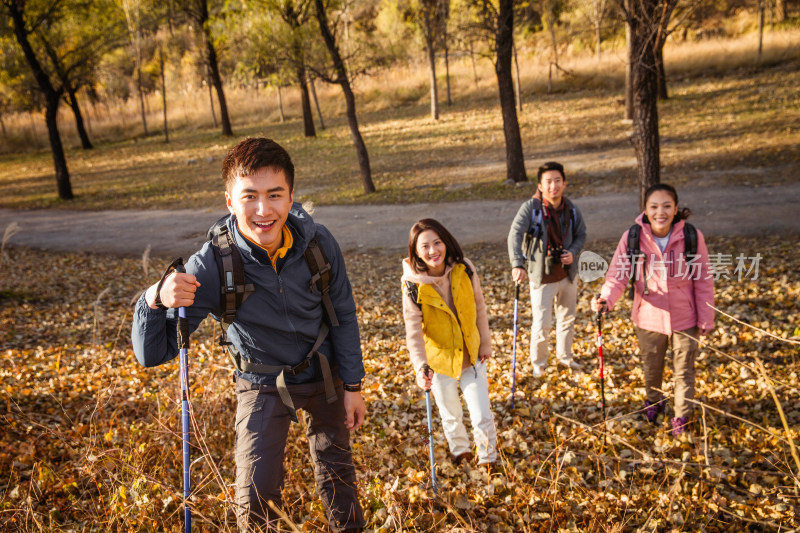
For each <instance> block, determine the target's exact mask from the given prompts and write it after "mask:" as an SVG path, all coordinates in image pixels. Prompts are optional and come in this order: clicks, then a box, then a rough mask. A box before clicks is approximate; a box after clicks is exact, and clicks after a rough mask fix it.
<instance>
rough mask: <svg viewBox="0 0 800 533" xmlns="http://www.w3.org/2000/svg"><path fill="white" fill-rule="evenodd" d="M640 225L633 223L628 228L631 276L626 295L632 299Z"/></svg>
mask: <svg viewBox="0 0 800 533" xmlns="http://www.w3.org/2000/svg"><path fill="white" fill-rule="evenodd" d="M641 229H642V228H641V226H639V224H634V225H633V226H631V227H630V229H629V230H628V243H627V248H628V263H629V264H630V265H631V278H630V282H631V285H630V288H629V289H628V296H629V297H630V298H631V299H633V290H634V289H633V285H634V283H635V280H636V263H637V258H638V257H639V254H640V253H641V250H640V249H639V236H640V232H641Z"/></svg>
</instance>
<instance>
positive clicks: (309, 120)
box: [265, 0, 317, 137]
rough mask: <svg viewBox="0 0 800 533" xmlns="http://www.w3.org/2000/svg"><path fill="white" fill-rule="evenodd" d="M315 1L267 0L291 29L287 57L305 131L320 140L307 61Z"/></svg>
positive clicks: (269, 5)
mask: <svg viewBox="0 0 800 533" xmlns="http://www.w3.org/2000/svg"><path fill="white" fill-rule="evenodd" d="M312 1H313V0H286V1H278V0H267V1H266V3H265V4H266V6H267V9H268V10H269V11H270V12H272V13H275V14H277V15H278V16H279V17H280V19H281V20H282V21H283V22H284V23H285V25H286V26H287V27H288V28H289V32H290V33H289V35H288V42H286V43H285V48H286V50H285V52H284V53H283V56H284V57H283V58H284V59H285V60H286V61H288V63H289V64H290V65H291V70H292V71H293V72H294V77H295V82H296V83H297V87H298V88H299V89H300V105H301V107H302V110H303V132H304V134H305V136H306V137H316V135H317V131H316V129H315V128H314V117H313V115H312V113H311V95H310V91H309V88H308V65H307V60H306V44H307V43H306V39H307V35H306V32H307V31H308V24H309V22H310V21H311V20H312V18H311V17H312V16H313V15H312V13H311V7H312V6H313V3H312Z"/></svg>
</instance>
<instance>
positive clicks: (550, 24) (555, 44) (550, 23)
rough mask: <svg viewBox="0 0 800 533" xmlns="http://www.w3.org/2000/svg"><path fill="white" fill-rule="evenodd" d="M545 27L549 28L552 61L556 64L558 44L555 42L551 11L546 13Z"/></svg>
mask: <svg viewBox="0 0 800 533" xmlns="http://www.w3.org/2000/svg"><path fill="white" fill-rule="evenodd" d="M547 19H548V22H547V28H548V30H550V44H551V46H552V47H553V62H554V63H555V64H556V66H558V44H557V43H556V21H555V17H554V16H553V13H552V11H550V12H549V13H548V17H547Z"/></svg>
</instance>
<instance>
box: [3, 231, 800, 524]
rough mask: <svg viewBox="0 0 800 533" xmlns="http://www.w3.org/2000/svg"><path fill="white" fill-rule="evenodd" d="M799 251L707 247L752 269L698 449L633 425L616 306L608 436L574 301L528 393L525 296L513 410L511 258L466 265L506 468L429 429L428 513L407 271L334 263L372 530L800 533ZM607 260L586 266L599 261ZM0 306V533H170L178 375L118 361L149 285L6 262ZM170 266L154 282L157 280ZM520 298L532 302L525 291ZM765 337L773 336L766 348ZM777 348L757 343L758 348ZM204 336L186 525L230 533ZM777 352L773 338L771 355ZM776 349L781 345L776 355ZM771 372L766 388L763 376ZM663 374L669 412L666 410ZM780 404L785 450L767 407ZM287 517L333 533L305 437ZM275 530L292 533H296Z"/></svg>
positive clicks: (100, 265)
mask: <svg viewBox="0 0 800 533" xmlns="http://www.w3.org/2000/svg"><path fill="white" fill-rule="evenodd" d="M796 242H797V236H790V237H784V238H777V237H770V238H736V239H733V238H730V239H721V238H717V239H711V240H710V248H711V250H712V252H719V253H730V254H734V256H735V255H736V254H738V253H744V254H745V255H746V256H754V255H755V253H756V252H760V253H761V255H762V257H763V259H762V263H761V269H760V273H759V279H757V280H751V279H746V280H741V281H740V280H737V279H730V280H721V281H720V282H718V284H717V289H716V294H717V306H718V307H719V308H720V309H721V310H723V311H725V312H726V313H729V314H730V315H732V316H735V317H737V318H739V319H741V320H743V321H745V322H748V323H750V324H753V325H754V326H756V327H758V328H760V329H761V330H764V331H763V332H762V331H758V330H755V329H752V328H749V327H747V326H745V325H742V324H739V323H737V322H735V321H733V320H731V319H728V318H725V317H721V316H718V319H717V325H718V327H717V329H716V331H715V332H714V333H713V335H712V336H711V337H710V338H709V343H708V346H706V347H704V348H703V349H702V350H701V353H700V356H699V360H698V362H697V400H698V402H701V403H700V404H699V405H698V406H697V407H696V408H695V411H694V417H693V419H692V425H691V431H690V437H689V438H684V439H675V438H673V437H672V436H671V434H670V433H669V431H668V421H665V420H662V421H661V423H660V424H659V425H657V426H652V425H649V424H647V423H645V422H644V421H643V420H642V417H641V413H640V410H641V408H642V407H643V402H644V388H643V376H642V370H641V366H640V360H639V358H638V356H637V349H636V341H635V335H634V333H633V330H632V326H631V323H630V320H629V307H630V304H629V303H628V302H622V304H621V305H620V306H619V308H618V309H617V310H616V311H615V312H614V313H613V314H612V315H611V316H609V317H608V318H607V319H606V320H605V323H604V328H603V337H604V341H605V383H604V392H605V400H606V405H607V419H606V421H605V422H604V421H603V414H602V409H601V386H600V382H599V373H598V365H597V353H596V350H597V347H596V341H595V340H596V336H597V332H596V329H595V325H594V323H593V321H592V320H591V314H590V312H589V298H590V295H591V294H592V293H594V292H596V291H597V290H598V289H599V285H600V282H594V283H592V284H583V285H582V286H581V289H580V295H579V305H578V319H577V322H576V336H575V345H574V347H575V357H576V361H578V363H579V365H580V368H579V369H577V370H574V371H569V370H563V369H561V368H556V367H554V366H553V365H551V367H549V368H548V371H547V373H546V374H545V376H544V377H543V378H541V379H533V378H532V377H531V367H530V363H529V359H528V349H529V337H530V333H529V325H530V310H529V305H528V300H527V298H526V297H524V296H523V298H522V300H521V305H520V310H521V311H520V317H519V324H520V328H519V336H518V341H517V353H516V355H517V358H516V361H517V364H516V383H515V386H516V399H515V408H514V409H511V407H510V404H509V399H510V390H511V382H512V380H511V376H512V360H513V357H512V356H513V353H512V352H513V339H512V337H513V333H512V332H513V323H514V321H513V308H514V302H513V289H512V285H511V281H510V276H509V270H508V266H507V258H506V255H505V251H504V246H503V245H501V244H498V245H482V246H474V247H470V248H468V249H467V254H468V256H469V257H470V258H471V259H472V260H473V261H474V263H475V264H476V265H477V268H478V272H479V275H480V276H481V279H482V283H483V286H484V292H485V296H486V300H487V304H488V306H489V310H490V317H491V326H492V331H493V339H494V350H495V352H494V359H493V360H492V362H491V363H490V366H489V374H490V376H489V377H490V396H491V399H492V403H493V409H494V412H495V422H496V424H497V430H498V446H499V450H500V460H499V462H498V464H497V465H496V466H494V467H493V468H491V469H490V470H487V469H486V468H485V467H479V466H476V465H474V464H472V465H466V466H464V465H462V466H455V465H454V464H453V462H452V461H451V458H450V454H449V452H448V450H447V446H446V443H445V441H444V437H443V434H442V432H441V429H440V427H441V425H440V422H439V419H438V415H436V411H435V410H434V416H435V419H434V436H433V438H434V444H435V457H436V463H437V467H436V468H437V473H438V481H439V496H438V497H434V496H433V494H432V491H431V485H430V469H429V462H428V435H427V422H426V415H425V399H424V395H423V393H422V391H421V390H420V389H419V388H418V387H417V386H416V385H415V384H414V382H413V376H412V372H411V366H410V363H409V361H408V354H407V351H406V348H405V340H404V327H403V324H402V318H401V311H400V288H399V287H400V284H399V275H400V272H401V268H400V261H401V259H402V257H401V255H400V254H399V253H397V252H388V251H377V252H376V251H371V252H370V253H368V254H361V253H358V254H356V253H351V254H347V264H348V270H349V273H350V276H351V279H352V283H353V287H354V291H355V297H356V302H357V304H358V312H359V319H360V323H361V334H362V343H363V350H364V362H365V366H366V369H367V378H366V381H365V392H364V395H365V398H366V401H367V405H368V418H367V422H366V424H365V425H364V427H363V428H362V429H360V430H359V431H358V432H357V433H356V434H355V435H354V436H353V449H354V457H355V462H356V465H357V470H358V476H359V488H360V498H361V504H362V506H363V508H364V511H365V515H366V519H367V522H368V528H369V529H370V530H372V531H375V532H388V531H399V530H404V531H430V532H433V531H492V532H495V531H496V532H506V531H508V532H511V531H514V532H516V531H584V530H613V531H635V530H641V531H670V530H676V531H678V530H700V529H701V528H702V529H704V530H705V531H742V530H752V531H755V530H758V531H760V530H773V529H774V530H777V529H780V530H781V531H784V530H791V529H796V528H798V527H800V518H798V511H800V507H799V506H798V503H799V501H800V497H798V487H799V486H800V485H798V474H800V472H799V469H800V467H799V466H798V464H797V463H796V462H795V459H794V458H793V456H792V450H791V446H790V443H789V441H790V440H793V441H794V442H795V444H797V443H798V440H800V439H798V423H800V405H798V403H797V397H798V370H799V367H798V362H797V357H798V356H800V350H798V347H797V344H791V343H790V342H785V341H782V340H779V338H780V339H786V340H790V341H792V340H793V341H795V342H797V341H798V340H799V339H800V316H799V315H798V307H797V301H798V297H800V294H799V293H800V283H798V272H799V271H800V252H799V251H798V250H797V247H796V246H795V245H794V244H793V243H796ZM613 245H614V243H610V242H609V243H601V244H599V245H597V246H594V247H593V248H592V249H593V250H594V251H598V252H601V253H602V254H603V255H604V256H606V257H607V258H608V257H609V256H610V253H611V251H612V250H613ZM6 253H7V256H8V257H7V258H5V260H4V262H3V264H2V272H3V277H2V285H0V291H1V292H0V342H2V354H3V358H2V363H1V364H0V405H2V408H0V409H2V414H0V419H1V420H0V472H2V473H3V474H2V477H0V510H1V511H2V512H0V528H2V529H3V530H6V531H100V530H113V531H134V530H135V531H182V528H183V501H182V495H183V492H182V490H183V489H182V475H181V471H182V463H181V461H182V456H181V448H180V442H181V436H180V428H181V420H180V416H181V414H180V402H179V383H178V372H179V370H178V363H177V359H176V360H175V361H173V362H171V363H168V364H165V365H162V366H160V367H157V368H149V369H145V368H142V367H141V366H139V364H138V363H137V362H136V360H135V358H134V356H133V353H132V351H131V349H130V338H129V332H130V321H131V312H132V302H133V301H134V300H135V298H136V296H138V294H139V292H140V291H141V290H142V289H143V288H144V287H145V286H146V285H148V284H149V283H152V282H154V281H155V280H154V277H155V276H157V275H158V274H157V271H159V270H160V269H161V264H160V261H159V262H158V264H156V262H155V261H154V262H153V265H152V266H153V268H150V265H149V264H148V265H147V266H148V268H149V271H148V272H147V273H145V268H144V267H143V264H142V260H135V259H121V258H112V257H107V256H99V255H90V254H53V253H46V252H37V251H31V250H24V249H11V250H7V251H6ZM164 262H166V261H164ZM523 293H524V291H523ZM765 332H766V333H765ZM767 333H768V334H767ZM215 334H216V328H215V325H214V323H213V322H212V321H210V320H209V321H206V322H205V323H204V324H203V325H202V326H201V328H200V329H199V330H198V332H197V333H195V334H194V335H193V336H192V345H191V348H190V360H191V368H190V394H191V402H192V407H191V409H192V412H191V414H192V420H193V424H194V432H193V434H192V437H193V441H192V445H193V449H192V458H193V463H192V489H193V492H192V494H193V495H192V507H193V525H194V527H195V530H196V531H233V530H235V529H236V527H235V518H234V504H233V501H234V489H233V485H232V483H233V479H234V460H233V417H234V414H235V398H234V396H233V387H232V386H231V381H230V380H231V371H230V366H229V363H228V360H227V358H226V356H225V355H224V354H223V353H222V352H221V350H220V348H219V347H218V346H217V345H216V342H215ZM769 334H771V335H774V337H773V336H770V335H769ZM776 337H777V338H776ZM757 359H760V360H761V361H763V363H764V365H765V368H766V371H767V375H768V376H769V379H765V377H764V376H763V375H761V374H760V373H759V370H758V367H757V364H756V360H757ZM671 378H672V374H671V365H670V364H669V363H668V364H667V371H666V379H665V384H664V387H665V391H666V393H667V394H668V395H670V394H671V393H672V386H671ZM771 389H773V390H774V391H775V394H776V395H777V397H778V398H779V400H780V401H781V404H782V409H783V411H784V413H785V417H786V419H787V423H788V426H789V429H790V431H789V432H788V433H787V432H786V431H785V430H784V427H783V424H782V421H781V418H780V416H779V413H778V410H777V407H776V404H775V402H774V401H773V399H772V395H771V392H770V390H771ZM285 466H286V485H285V490H284V505H285V508H286V511H287V513H288V518H289V519H290V520H291V521H292V522H293V524H295V525H296V527H297V528H298V529H300V530H301V531H327V529H326V527H327V526H326V520H325V514H324V510H323V508H322V505H321V503H320V501H319V499H318V498H317V497H316V495H315V492H316V491H315V488H314V482H313V479H314V474H313V468H312V464H311V462H310V460H309V454H308V448H307V441H306V438H305V436H304V424H303V422H301V423H300V424H296V425H293V427H292V429H291V433H290V438H289V442H288V445H287V451H286V461H285ZM286 527H287V529H286V530H287V531H288V530H289V529H288V526H286Z"/></svg>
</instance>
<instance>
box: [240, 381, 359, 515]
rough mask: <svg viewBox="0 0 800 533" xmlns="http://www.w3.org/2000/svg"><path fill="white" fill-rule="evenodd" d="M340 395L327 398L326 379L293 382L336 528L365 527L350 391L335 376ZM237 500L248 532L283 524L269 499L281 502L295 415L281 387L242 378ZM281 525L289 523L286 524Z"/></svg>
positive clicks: (292, 391) (294, 396) (324, 498)
mask: <svg viewBox="0 0 800 533" xmlns="http://www.w3.org/2000/svg"><path fill="white" fill-rule="evenodd" d="M335 387H336V393H337V395H338V397H339V399H338V400H337V401H336V402H334V403H332V404H329V403H327V401H326V400H325V384H324V383H323V382H322V381H320V382H317V383H304V384H300V385H289V386H288V389H289V393H290V394H291V396H292V401H293V402H294V405H295V407H297V409H298V410H300V409H303V410H304V411H306V413H307V414H308V416H307V417H306V424H307V429H306V435H307V436H308V445H309V448H310V451H311V460H312V461H313V463H314V477H315V479H316V483H317V491H318V492H319V495H320V497H321V498H322V503H323V504H324V506H325V510H326V513H327V515H328V521H329V524H330V528H331V529H332V530H333V531H340V530H344V529H350V528H361V527H364V525H365V521H364V517H363V515H362V512H361V506H360V505H359V503H358V494H357V490H356V473H355V468H354V467H353V458H352V453H351V451H350V432H349V431H348V429H347V428H346V427H345V426H344V419H345V410H344V390H343V389H342V382H341V381H340V380H339V379H335ZM236 399H237V401H238V405H237V408H236V503H237V513H236V514H237V521H238V523H239V528H240V530H242V531H259V530H267V529H268V527H267V526H268V522H269V525H271V526H275V527H277V526H278V520H279V518H278V516H277V514H276V513H275V512H274V511H271V510H270V508H269V506H268V504H267V502H268V501H269V500H272V501H273V502H274V503H275V505H276V506H278V507H281V489H282V488H283V478H284V470H283V456H284V451H285V449H286V437H287V435H288V432H289V425H290V424H291V420H290V418H289V414H288V412H287V411H286V407H285V406H284V405H283V402H282V401H281V398H280V396H279V395H278V391H277V389H276V388H275V387H271V386H266V385H258V384H255V383H251V382H249V381H246V380H244V379H242V378H237V379H236ZM280 526H281V528H282V529H281V530H283V529H285V528H284V527H283V526H285V524H280Z"/></svg>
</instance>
